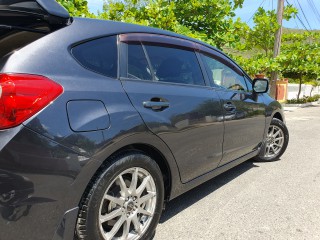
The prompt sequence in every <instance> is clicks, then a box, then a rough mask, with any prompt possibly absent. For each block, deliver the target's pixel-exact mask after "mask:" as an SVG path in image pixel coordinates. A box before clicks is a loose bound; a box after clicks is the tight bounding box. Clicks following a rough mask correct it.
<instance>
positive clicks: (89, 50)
mask: <svg viewBox="0 0 320 240" xmlns="http://www.w3.org/2000/svg"><path fill="white" fill-rule="evenodd" d="M72 54H73V56H74V57H75V58H76V59H77V60H78V61H79V62H80V64H81V65H83V66H84V67H85V68H88V69H90V70H92V71H94V72H97V73H101V74H103V75H106V76H109V77H114V78H116V77H117V62H118V54H117V38H116V36H112V37H107V38H100V39H96V40H93V41H90V42H86V43H83V44H81V45H78V46H76V47H74V48H73V49H72Z"/></svg>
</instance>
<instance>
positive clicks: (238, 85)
mask: <svg viewBox="0 0 320 240" xmlns="http://www.w3.org/2000/svg"><path fill="white" fill-rule="evenodd" d="M201 57H202V59H203V62H204V64H205V67H206V70H207V72H208V75H209V78H210V81H211V82H212V83H213V85H215V86H219V87H222V88H224V89H228V90H237V91H248V88H247V85H246V82H245V80H244V77H243V76H241V75H239V74H238V73H236V72H235V71H234V70H233V69H231V68H230V67H228V66H227V65H225V64H223V63H221V62H220V61H218V60H216V59H214V58H212V57H210V56H208V55H204V54H201Z"/></svg>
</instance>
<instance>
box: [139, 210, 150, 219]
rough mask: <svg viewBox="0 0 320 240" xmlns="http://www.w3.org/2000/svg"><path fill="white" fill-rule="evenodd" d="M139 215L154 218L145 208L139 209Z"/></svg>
mask: <svg viewBox="0 0 320 240" xmlns="http://www.w3.org/2000/svg"><path fill="white" fill-rule="evenodd" d="M139 213H141V214H143V215H146V216H150V217H151V216H153V214H152V213H151V212H149V211H147V210H145V209H143V208H139Z"/></svg>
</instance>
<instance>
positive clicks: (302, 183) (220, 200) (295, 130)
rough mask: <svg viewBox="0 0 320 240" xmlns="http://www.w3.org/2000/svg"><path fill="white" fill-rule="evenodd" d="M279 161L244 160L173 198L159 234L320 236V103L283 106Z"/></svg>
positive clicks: (161, 236)
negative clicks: (285, 140)
mask: <svg viewBox="0 0 320 240" xmlns="http://www.w3.org/2000/svg"><path fill="white" fill-rule="evenodd" d="M285 114H286V121H287V126H288V128H289V132H290V141H289V146H288V148H287V151H286V153H285V154H284V155H283V156H282V158H281V160H280V161H277V162H271V163H254V162H251V161H248V162H245V163H243V164H241V165H239V166H237V167H235V168H234V169H231V170H229V171H228V172H226V173H224V174H222V175H220V176H218V177H216V178H214V179H212V180H210V181H208V182H206V183H204V184H203V185H201V186H199V187H197V188H195V189H193V190H191V191H189V192H187V193H186V194H184V195H182V196H180V197H178V198H177V199H174V200H173V201H171V202H170V203H169V205H168V206H167V210H166V211H165V212H164V214H163V215H162V218H161V220H160V225H159V226H158V228H157V232H156V235H155V239H156V240H162V239H165V240H171V239H197V240H198V239H219V240H220V239H232V240H233V239H245V240H248V239H254V240H260V239H277V240H281V239H308V240H312V239H318V240H319V239H320V106H317V107H315V106H314V107H308V108H296V109H294V108H292V110H290V111H285Z"/></svg>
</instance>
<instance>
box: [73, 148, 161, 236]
mask: <svg viewBox="0 0 320 240" xmlns="http://www.w3.org/2000/svg"><path fill="white" fill-rule="evenodd" d="M112 162H113V164H112V165H111V166H110V167H106V168H105V169H104V170H102V171H101V173H100V174H98V175H97V177H96V178H95V179H94V181H92V183H91V184H90V186H89V187H88V191H87V194H85V196H84V198H83V200H82V203H81V206H80V211H79V216H78V221H77V227H76V231H77V236H78V238H79V239H86V240H89V239H90V240H91V239H92V240H96V239H97V240H98V239H99V240H111V239H121V240H127V239H128V240H138V239H151V238H152V236H153V235H154V232H155V228H156V226H157V224H158V222H159V219H160V215H161V212H162V207H163V199H164V187H163V181H162V174H161V170H160V169H159V167H158V165H157V164H156V163H155V162H154V161H153V160H152V159H151V158H150V157H148V156H146V155H144V154H142V153H139V152H130V153H126V154H124V155H120V156H117V157H115V158H113V159H112Z"/></svg>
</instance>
